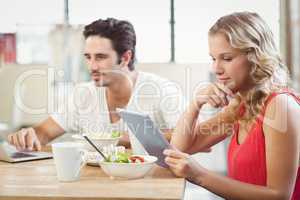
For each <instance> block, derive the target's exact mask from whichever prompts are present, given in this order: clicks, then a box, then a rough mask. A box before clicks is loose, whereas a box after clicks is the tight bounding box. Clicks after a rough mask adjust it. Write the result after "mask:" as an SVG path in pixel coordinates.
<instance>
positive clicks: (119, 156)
mask: <svg viewBox="0 0 300 200" xmlns="http://www.w3.org/2000/svg"><path fill="white" fill-rule="evenodd" d="M108 162H115V163H144V162H145V159H144V158H143V157H141V156H135V155H131V154H129V153H124V152H117V153H116V154H114V155H109V156H108Z"/></svg>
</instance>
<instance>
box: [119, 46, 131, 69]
mask: <svg viewBox="0 0 300 200" xmlns="http://www.w3.org/2000/svg"><path fill="white" fill-rule="evenodd" d="M131 59H132V51H131V50H127V51H125V53H123V55H122V57H121V63H120V65H121V66H128V64H129V62H130V61H131Z"/></svg>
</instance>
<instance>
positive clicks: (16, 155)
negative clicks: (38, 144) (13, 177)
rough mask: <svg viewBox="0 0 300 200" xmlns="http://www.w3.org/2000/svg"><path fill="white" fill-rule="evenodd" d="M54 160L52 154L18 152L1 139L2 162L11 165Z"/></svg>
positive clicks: (0, 157) (0, 152) (0, 158)
mask: <svg viewBox="0 0 300 200" xmlns="http://www.w3.org/2000/svg"><path fill="white" fill-rule="evenodd" d="M47 158H52V154H51V153H47V152H40V151H39V152H35V151H30V152H28V151H18V150H17V149H16V148H15V147H14V146H12V145H10V144H9V143H8V142H6V141H5V140H2V139H0V160H1V161H5V162H10V163H17V162H24V161H32V160H41V159H47Z"/></svg>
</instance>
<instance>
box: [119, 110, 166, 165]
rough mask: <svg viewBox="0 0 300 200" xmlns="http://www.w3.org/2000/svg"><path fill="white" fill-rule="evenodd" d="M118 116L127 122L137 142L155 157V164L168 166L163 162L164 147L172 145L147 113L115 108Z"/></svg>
mask: <svg viewBox="0 0 300 200" xmlns="http://www.w3.org/2000/svg"><path fill="white" fill-rule="evenodd" d="M117 111H118V113H119V115H120V117H121V118H122V119H123V121H124V122H125V123H126V124H127V126H128V128H129V129H130V131H131V132H132V133H133V134H134V135H135V136H136V138H137V139H138V140H139V142H140V143H141V144H142V145H143V146H144V148H145V150H146V151H147V152H148V153H149V155H152V156H156V157H157V162H156V163H157V164H158V165H159V166H162V167H168V165H167V164H166V163H165V157H166V156H165V155H164V154H163V151H164V150H165V149H171V148H172V146H171V145H170V143H169V142H168V141H167V140H166V139H165V137H164V136H163V134H162V132H161V131H160V130H159V129H158V128H157V127H156V126H155V124H154V123H153V121H152V120H151V119H150V117H149V116H148V115H145V114H141V113H137V112H133V111H128V110H124V109H117Z"/></svg>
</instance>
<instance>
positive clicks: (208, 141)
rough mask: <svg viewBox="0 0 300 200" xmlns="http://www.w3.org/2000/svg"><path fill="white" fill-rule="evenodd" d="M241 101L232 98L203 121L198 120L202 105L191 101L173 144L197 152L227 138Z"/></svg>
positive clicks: (176, 131) (180, 121) (186, 150)
mask: <svg viewBox="0 0 300 200" xmlns="http://www.w3.org/2000/svg"><path fill="white" fill-rule="evenodd" d="M238 104H239V102H237V101H236V100H232V101H231V102H230V104H229V105H228V106H226V107H225V108H224V109H223V110H222V111H221V112H219V113H217V114H216V115H215V116H213V117H212V118H210V119H208V120H205V121H203V122H198V115H199V111H200V110H201V107H202V106H203V104H202V105H199V107H198V106H197V104H196V103H193V102H192V103H191V104H190V105H189V107H188V109H187V111H186V112H185V113H184V114H183V115H182V116H181V117H180V119H179V121H178V123H177V126H176V129H175V132H174V134H173V136H172V139H171V144H173V145H174V146H175V147H177V148H178V149H179V150H180V151H184V152H186V153H190V154H191V153H195V152H199V151H203V150H206V149H208V148H210V147H211V146H213V145H215V144H217V143H218V142H220V141H222V140H224V139H225V138H227V137H228V136H229V135H230V134H231V133H232V129H233V122H234V119H235V118H234V115H235V114H236V112H235V111H236V109H237V106H238Z"/></svg>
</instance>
